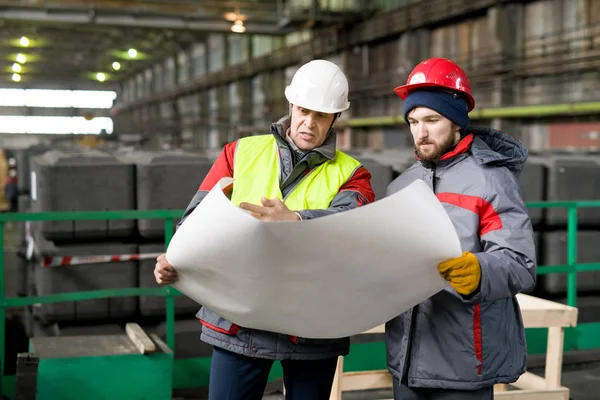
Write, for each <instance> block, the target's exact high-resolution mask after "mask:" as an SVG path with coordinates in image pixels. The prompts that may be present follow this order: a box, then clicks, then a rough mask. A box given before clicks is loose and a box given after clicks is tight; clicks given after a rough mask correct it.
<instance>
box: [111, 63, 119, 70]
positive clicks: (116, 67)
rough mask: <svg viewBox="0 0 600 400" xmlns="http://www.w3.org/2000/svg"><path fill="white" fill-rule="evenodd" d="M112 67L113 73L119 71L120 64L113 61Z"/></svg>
mask: <svg viewBox="0 0 600 400" xmlns="http://www.w3.org/2000/svg"><path fill="white" fill-rule="evenodd" d="M112 67H113V69H114V70H115V71H118V70H120V69H121V63H119V62H117V61H115V62H114V63H112Z"/></svg>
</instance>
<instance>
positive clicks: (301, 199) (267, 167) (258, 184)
mask: <svg viewBox="0 0 600 400" xmlns="http://www.w3.org/2000/svg"><path fill="white" fill-rule="evenodd" d="M360 165H361V164H360V163H359V162H358V161H357V160H355V159H354V158H352V157H350V156H349V155H347V154H344V153H342V152H341V151H336V153H335V157H334V159H333V160H328V161H325V162H324V163H323V164H321V165H319V166H317V167H316V168H314V169H313V170H312V171H310V172H309V173H308V174H307V175H305V176H304V177H303V178H302V180H301V181H300V183H298V184H297V185H296V186H295V187H294V188H293V189H292V190H291V192H289V193H288V195H287V196H286V198H285V199H283V196H282V194H281V189H280V183H279V181H280V174H281V167H280V165H279V148H278V147H277V141H276V139H275V137H274V136H273V135H261V136H250V137H246V138H242V139H240V140H238V143H237V146H236V150H235V159H234V167H233V178H234V179H235V181H234V182H233V193H232V195H231V202H232V203H233V204H235V205H236V206H238V205H239V204H240V203H242V202H248V203H252V204H258V205H262V203H261V201H260V198H261V197H262V196H265V197H267V198H270V199H272V198H278V199H280V200H283V202H284V203H285V205H287V206H288V208H289V209H290V210H319V209H327V208H329V205H330V204H331V201H332V200H333V198H334V197H335V195H336V194H338V192H339V190H340V188H341V187H342V186H343V185H344V184H345V183H346V182H347V181H348V180H349V179H350V178H351V177H352V174H353V173H354V171H356V169H357V168H358V167H360Z"/></svg>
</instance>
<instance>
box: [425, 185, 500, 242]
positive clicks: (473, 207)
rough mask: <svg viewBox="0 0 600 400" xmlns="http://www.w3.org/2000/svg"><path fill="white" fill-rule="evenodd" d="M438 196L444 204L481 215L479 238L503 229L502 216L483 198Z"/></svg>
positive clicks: (461, 195) (441, 194)
mask: <svg viewBox="0 0 600 400" xmlns="http://www.w3.org/2000/svg"><path fill="white" fill-rule="evenodd" d="M436 196H437V198H438V200H439V201H440V202H442V203H448V204H452V205H454V206H457V207H460V208H464V209H465V210H469V211H472V212H474V213H475V214H477V215H479V236H483V235H485V234H486V233H490V232H492V231H495V230H498V229H502V220H501V219H500V216H499V215H498V213H497V212H496V210H495V209H494V207H493V206H492V205H491V204H490V203H488V202H487V201H485V200H484V199H482V198H481V197H477V196H467V195H464V194H457V193H438V194H437V195H436Z"/></svg>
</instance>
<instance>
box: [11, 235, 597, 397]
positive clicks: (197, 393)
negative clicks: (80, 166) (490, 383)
mask: <svg viewBox="0 0 600 400" xmlns="http://www.w3.org/2000/svg"><path fill="white" fill-rule="evenodd" d="M18 246H19V233H18V227H17V226H16V225H15V224H7V226H6V230H5V251H4V255H5V265H6V267H5V278H6V280H5V291H6V296H7V297H13V296H16V294H17V288H18V283H17V282H18V273H17V271H18V268H19V265H20V264H19V262H18V256H17V251H18ZM20 313H21V311H20V310H19V309H11V310H8V312H7V320H8V323H9V324H10V323H11V322H14V321H16V320H17V319H18V318H19V315H20ZM190 339H193V340H195V338H192V337H190ZM7 340H11V338H10V337H8V338H7ZM15 340H17V341H18V342H19V343H21V342H22V338H17V339H15ZM25 343H26V342H25ZM21 344H23V343H21ZM199 345H200V342H199ZM8 348H9V349H10V346H9V347H8ZM204 350H205V351H206V352H207V353H208V352H209V351H210V349H204ZM588 353H589V352H588ZM206 355H208V354H206ZM7 356H8V357H10V356H11V355H10V354H8V355H7ZM566 358H567V357H566ZM586 358H587V359H588V360H590V359H591V360H594V358H595V360H597V361H595V360H594V361H592V362H586V363H579V364H577V363H576V362H577V361H576V360H577V357H569V359H570V360H573V364H569V365H565V366H564V370H563V376H562V379H563V385H564V386H566V387H568V388H570V390H571V399H572V400H596V399H598V398H599V396H598V393H600V352H598V357H589V354H588V356H587V357H586ZM531 364H532V367H530V371H531V372H533V373H536V374H540V375H541V374H543V372H544V371H543V368H541V367H540V365H541V364H540V359H539V357H538V358H537V359H536V358H533V359H532V360H531ZM6 372H7V374H10V373H11V371H9V370H7V371H6ZM173 398H174V399H181V400H183V399H185V400H192V399H194V400H204V399H206V398H207V397H206V389H205V388H203V389H199V390H181V391H176V392H175V393H174V397H173ZM391 398H392V392H391V390H374V391H373V390H372V391H363V392H347V393H345V394H344V399H345V400H375V399H391ZM263 399H264V400H283V399H284V397H283V395H282V393H281V384H280V383H271V384H269V386H268V388H267V392H266V393H265V397H264V398H263Z"/></svg>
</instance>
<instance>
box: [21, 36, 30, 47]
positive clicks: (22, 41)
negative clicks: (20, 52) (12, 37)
mask: <svg viewBox="0 0 600 400" xmlns="http://www.w3.org/2000/svg"><path fill="white" fill-rule="evenodd" d="M19 43H20V44H21V46H23V47H27V46H29V39H27V38H26V37H25V36H23V37H22V38H21V40H19Z"/></svg>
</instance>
